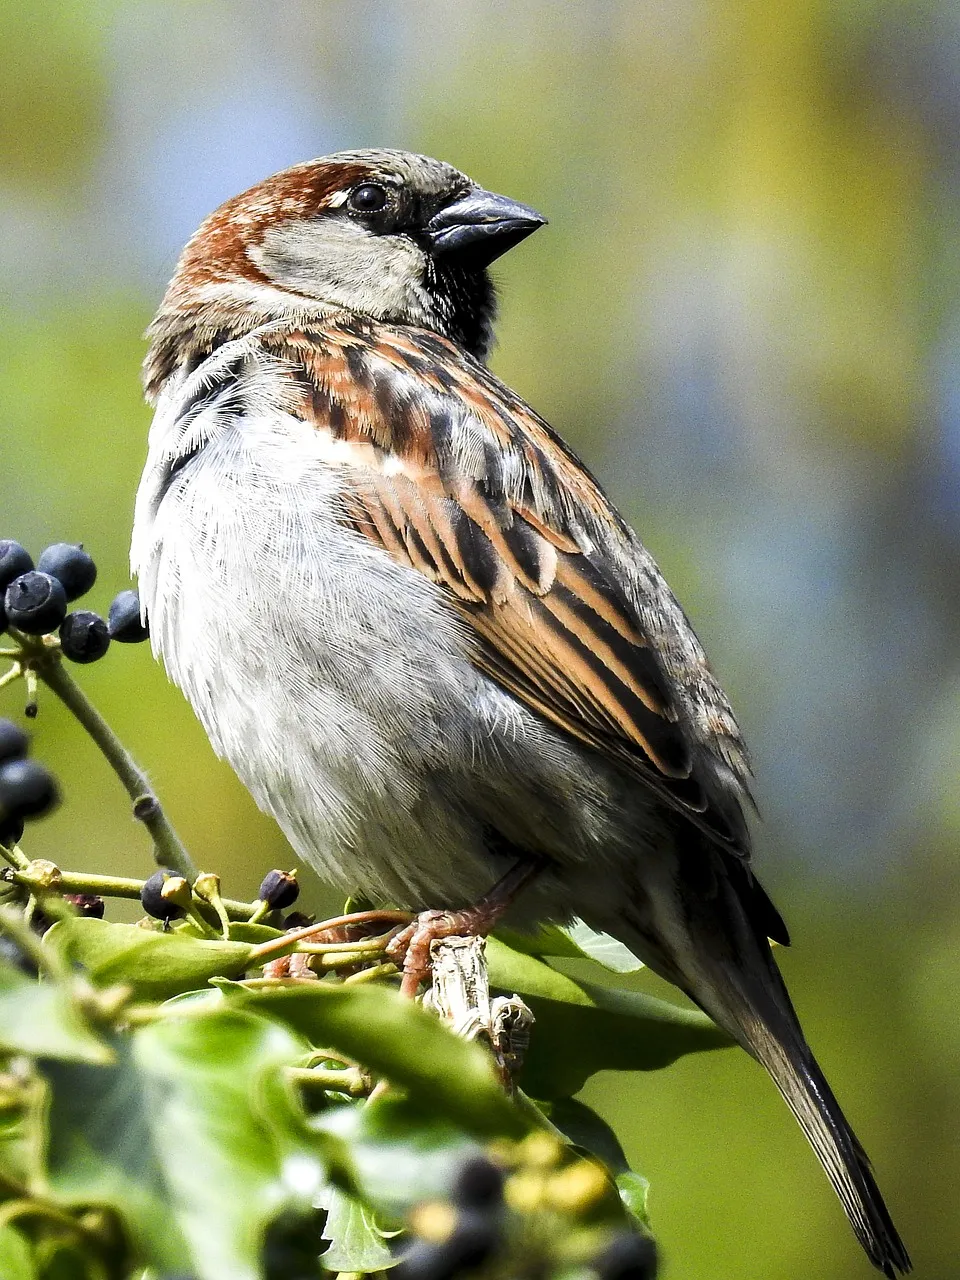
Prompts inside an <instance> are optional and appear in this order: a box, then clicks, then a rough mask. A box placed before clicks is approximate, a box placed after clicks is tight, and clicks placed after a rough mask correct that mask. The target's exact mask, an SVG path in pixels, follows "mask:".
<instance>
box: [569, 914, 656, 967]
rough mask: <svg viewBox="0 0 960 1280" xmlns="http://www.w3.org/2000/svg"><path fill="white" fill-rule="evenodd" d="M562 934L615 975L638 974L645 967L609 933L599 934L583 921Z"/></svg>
mask: <svg viewBox="0 0 960 1280" xmlns="http://www.w3.org/2000/svg"><path fill="white" fill-rule="evenodd" d="M562 932H563V933H565V934H566V935H567V937H568V938H569V939H570V941H571V942H572V943H573V944H574V946H575V947H577V949H578V950H579V951H580V952H581V954H582V955H584V956H586V957H587V958H588V959H590V960H596V962H597V963H598V964H602V965H603V967H604V968H605V969H610V970H611V972H613V973H637V972H638V971H639V970H640V969H642V968H643V967H644V965H643V961H642V960H638V959H637V957H636V956H635V955H634V954H633V952H632V951H630V950H629V949H628V948H627V947H625V946H624V945H623V943H622V942H618V941H617V939H616V938H612V937H611V936H610V934H609V933H597V931H596V929H591V928H590V926H589V925H588V924H584V922H583V921H582V920H574V922H573V924H570V925H567V926H566V927H565V928H564V929H563V930H562Z"/></svg>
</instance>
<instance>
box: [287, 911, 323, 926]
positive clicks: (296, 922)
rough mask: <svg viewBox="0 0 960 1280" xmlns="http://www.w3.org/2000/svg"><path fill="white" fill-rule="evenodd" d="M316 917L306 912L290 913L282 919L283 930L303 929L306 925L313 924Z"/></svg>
mask: <svg viewBox="0 0 960 1280" xmlns="http://www.w3.org/2000/svg"><path fill="white" fill-rule="evenodd" d="M316 918H317V917H316V916H311V915H308V914H307V912H306V911H291V912H290V914H289V915H288V916H284V917H283V927H284V928H285V929H305V928H306V927H307V925H308V924H313V922H314V921H315V920H316Z"/></svg>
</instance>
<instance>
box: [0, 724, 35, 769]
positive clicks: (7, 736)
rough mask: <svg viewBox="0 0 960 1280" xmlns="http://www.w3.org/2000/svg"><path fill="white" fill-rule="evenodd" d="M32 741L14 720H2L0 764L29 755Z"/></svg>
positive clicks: (0, 725) (0, 729) (0, 727)
mask: <svg viewBox="0 0 960 1280" xmlns="http://www.w3.org/2000/svg"><path fill="white" fill-rule="evenodd" d="M29 746H30V739H29V738H28V737H27V735H26V734H25V733H24V732H23V730H22V729H21V728H20V726H19V725H18V724H14V723H13V721H12V720H0V764H2V763H3V761H4V760H18V759H19V758H20V757H21V756H25V755H26V754H27V750H28V748H29Z"/></svg>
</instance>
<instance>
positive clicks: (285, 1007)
mask: <svg viewBox="0 0 960 1280" xmlns="http://www.w3.org/2000/svg"><path fill="white" fill-rule="evenodd" d="M217 985H218V986H219V987H220V989H221V990H222V991H223V993H224V995H225V997H226V998H227V999H228V1001H230V1002H231V1003H233V1004H234V1006H235V1007H239V1008H245V1009H255V1010H258V1011H260V1012H262V1013H265V1014H267V1015H268V1016H270V1017H271V1018H277V1019H279V1020H280V1021H281V1022H285V1023H286V1024H287V1025H288V1026H290V1027H292V1028H293V1029H294V1030H295V1031H298V1032H299V1033H300V1034H301V1035H303V1036H306V1038H307V1039H308V1040H310V1042H311V1043H312V1044H314V1045H319V1046H322V1047H324V1048H327V1049H334V1050H338V1051H339V1052H341V1053H343V1054H344V1056H345V1057H347V1058H349V1059H352V1060H354V1061H356V1062H360V1063H362V1064H363V1065H364V1066H365V1067H367V1068H369V1069H370V1070H371V1071H374V1072H376V1073H377V1074H378V1075H383V1076H386V1077H387V1079H388V1080H391V1081H392V1082H393V1083H394V1084H398V1085H402V1086H403V1088H405V1089H406V1090H407V1091H408V1092H409V1094H410V1096H411V1098H414V1099H416V1100H419V1101H421V1102H422V1103H423V1104H424V1105H425V1106H427V1107H429V1108H431V1109H433V1110H434V1111H435V1112H436V1113H437V1114H440V1115H445V1116H447V1117H448V1118H449V1119H450V1120H453V1121H455V1122H456V1123H458V1124H461V1125H463V1127H464V1128H465V1129H467V1130H468V1131H469V1132H472V1133H479V1134H489V1135H492V1134H505V1135H510V1136H517V1135H519V1134H521V1133H523V1132H524V1131H525V1129H526V1127H527V1124H526V1121H524V1120H523V1118H522V1117H521V1116H520V1114H519V1112H518V1111H517V1109H516V1108H515V1107H514V1106H512V1105H511V1103H510V1102H509V1100H508V1099H507V1097H506V1095H505V1093H504V1092H503V1089H502V1087H501V1086H500V1084H499V1082H498V1080H497V1078H496V1075H495V1072H494V1067H493V1061H492V1059H491V1057H490V1055H489V1054H488V1053H487V1052H486V1051H485V1050H484V1049H483V1048H481V1046H480V1045H478V1044H473V1043H471V1042H469V1041H467V1040H462V1039H460V1038H459V1037H458V1036H455V1035H454V1034H453V1032H452V1031H449V1030H448V1029H447V1028H446V1027H445V1026H443V1025H442V1024H441V1023H440V1022H439V1021H438V1020H437V1019H436V1018H435V1017H433V1016H432V1015H431V1014H429V1013H427V1012H426V1011H425V1010H424V1009H422V1008H420V1006H419V1005H417V1004H415V1003H414V1001H412V1000H405V999H404V998H403V997H402V996H401V995H400V994H399V992H397V991H394V990H392V989H390V988H388V987H383V986H347V985H344V984H342V983H329V982H304V983H283V984H281V983H225V982H222V983H218V984H217Z"/></svg>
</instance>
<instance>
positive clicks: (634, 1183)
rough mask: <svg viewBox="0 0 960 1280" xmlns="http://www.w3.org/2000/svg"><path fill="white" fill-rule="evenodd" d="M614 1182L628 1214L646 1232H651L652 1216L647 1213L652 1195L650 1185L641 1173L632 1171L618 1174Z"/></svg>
mask: <svg viewBox="0 0 960 1280" xmlns="http://www.w3.org/2000/svg"><path fill="white" fill-rule="evenodd" d="M614 1181H615V1182H616V1184H617V1190H618V1191H619V1192H620V1199H621V1200H622V1201H623V1207H624V1208H625V1209H626V1211H627V1213H629V1214H630V1216H631V1218H633V1220H634V1221H635V1222H636V1223H637V1225H638V1226H640V1227H642V1228H643V1229H644V1231H649V1230H650V1215H649V1213H648V1212H647V1199H648V1197H649V1194H650V1183H649V1182H648V1181H647V1179H646V1178H644V1177H641V1175H640V1174H639V1173H634V1171H633V1170H632V1169H624V1171H623V1173H618V1174H617V1176H616V1178H615V1179H614Z"/></svg>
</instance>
